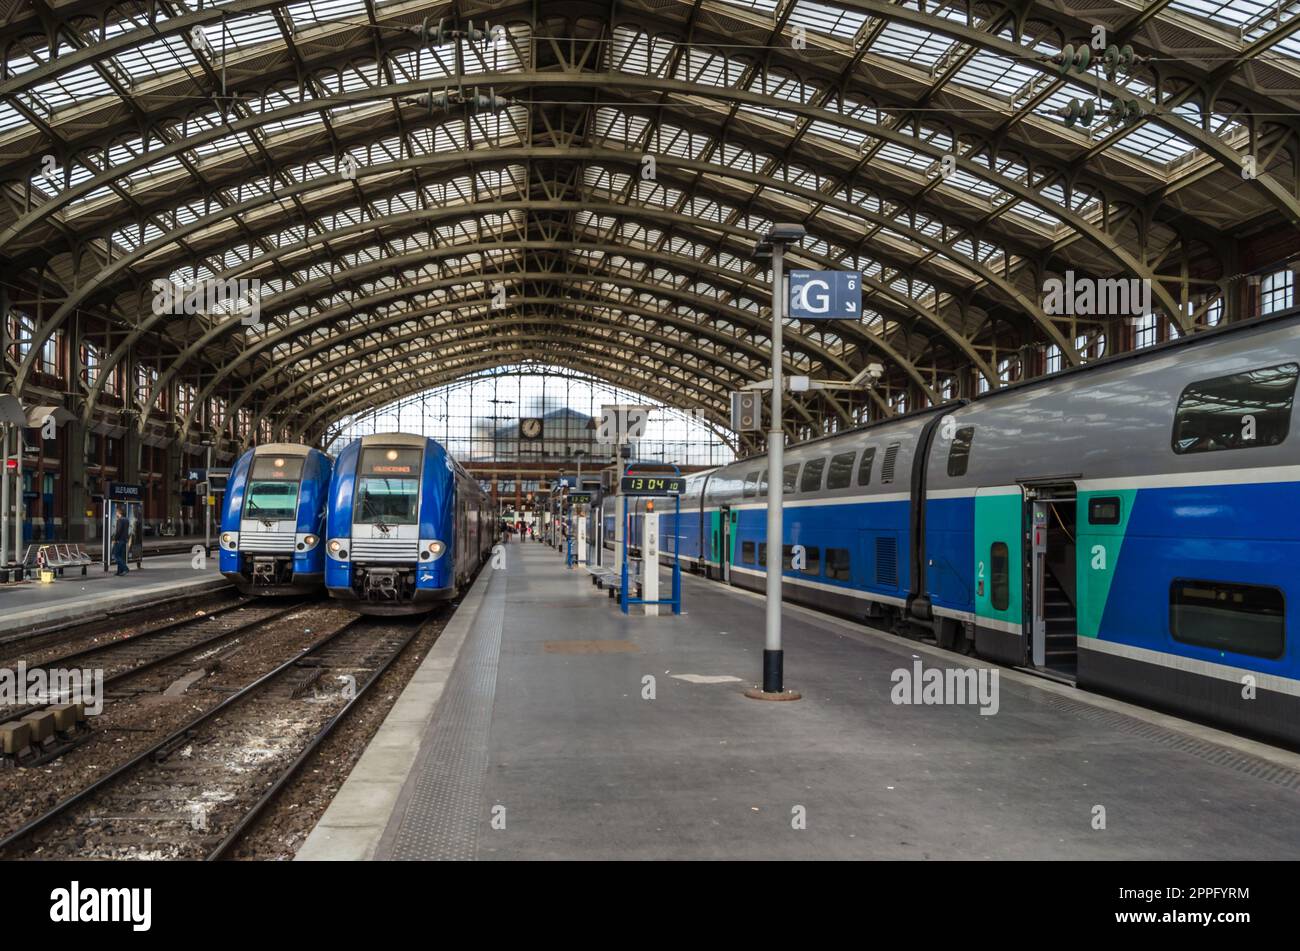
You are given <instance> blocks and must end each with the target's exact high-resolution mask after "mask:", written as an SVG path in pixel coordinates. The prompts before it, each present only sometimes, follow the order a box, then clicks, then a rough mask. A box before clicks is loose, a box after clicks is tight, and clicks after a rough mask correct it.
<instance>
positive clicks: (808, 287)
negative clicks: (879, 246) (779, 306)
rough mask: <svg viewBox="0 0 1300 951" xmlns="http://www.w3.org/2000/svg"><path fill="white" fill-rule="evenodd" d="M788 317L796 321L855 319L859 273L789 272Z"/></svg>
mask: <svg viewBox="0 0 1300 951" xmlns="http://www.w3.org/2000/svg"><path fill="white" fill-rule="evenodd" d="M790 316H791V317H794V318H796V319H798V320H857V319H858V318H860V317H861V316H862V272H861V271H797V270H796V271H791V272H790Z"/></svg>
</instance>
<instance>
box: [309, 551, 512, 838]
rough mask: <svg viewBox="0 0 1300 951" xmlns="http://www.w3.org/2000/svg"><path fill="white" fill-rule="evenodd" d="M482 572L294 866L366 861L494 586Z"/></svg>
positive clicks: (489, 572) (488, 573)
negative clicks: (484, 602)
mask: <svg viewBox="0 0 1300 951" xmlns="http://www.w3.org/2000/svg"><path fill="white" fill-rule="evenodd" d="M492 571H493V569H492V568H491V567H487V568H484V569H483V571H481V572H480V573H479V576H478V579H477V580H476V581H475V582H474V584H473V585H472V586H471V587H470V590H469V593H468V594H467V595H466V596H465V599H464V600H463V601H462V602H461V604H460V607H458V608H457V609H456V614H455V616H454V617H452V619H451V622H450V623H449V624H448V625H447V627H446V629H445V630H444V631H443V632H442V634H441V636H439V638H438V640H437V641H436V642H435V643H434V645H433V649H432V650H430V651H429V653H428V655H426V656H425V658H424V660H423V661H421V662H420V666H419V667H418V668H416V671H415V673H414V674H413V675H412V677H411V680H410V682H409V683H408V684H407V685H406V688H405V689H404V690H403V691H402V694H401V696H399V697H398V698H397V702H396V703H394V704H393V708H392V709H391V710H389V711H388V716H387V717H385V718H384V722H383V723H382V724H380V726H379V730H378V731H377V732H376V733H375V735H374V738H373V739H371V741H370V743H369V744H368V745H367V746H366V750H365V752H364V753H362V754H361V758H360V759H359V760H357V763H356V765H355V766H354V767H353V768H352V771H351V772H350V773H349V774H348V777H347V779H346V780H344V782H343V785H342V787H341V788H340V789H339V791H338V794H337V795H335V797H334V800H333V801H332V802H331V803H330V804H329V806H328V808H326V810H325V814H324V815H322V816H321V818H320V821H319V822H317V823H316V826H315V828H313V829H312V831H311V833H310V834H309V835H308V836H307V839H306V841H305V842H303V844H302V846H301V848H299V849H298V852H297V854H296V855H295V856H294V861H303V862H329V861H336V862H337V861H369V860H370V859H373V858H374V857H375V853H376V851H377V849H378V848H379V842H380V839H381V838H382V837H383V834H384V830H385V829H386V828H387V827H388V823H389V820H390V818H391V813H392V811H393V807H394V806H395V805H396V803H397V800H398V797H399V795H400V794H401V791H402V788H403V787H404V786H405V785H406V781H407V778H408V777H409V776H410V773H411V770H412V769H413V768H414V766H415V761H416V757H417V754H418V753H419V749H420V742H421V739H422V738H423V736H424V733H425V730H426V728H427V727H428V725H429V722H430V721H431V720H432V719H433V715H434V711H435V710H436V709H437V707H438V702H439V701H440V700H441V699H442V696H443V693H444V691H445V690H446V687H447V681H448V680H449V679H450V677H451V672H452V669H453V668H454V667H455V665H456V661H457V659H458V658H459V657H460V654H461V649H462V648H463V647H464V646H465V641H466V638H467V637H468V635H469V632H470V631H471V630H472V629H473V627H474V622H475V621H476V620H477V618H478V614H479V609H480V608H481V607H482V606H483V601H484V598H485V597H486V595H487V590H488V586H489V585H490V584H491V582H492Z"/></svg>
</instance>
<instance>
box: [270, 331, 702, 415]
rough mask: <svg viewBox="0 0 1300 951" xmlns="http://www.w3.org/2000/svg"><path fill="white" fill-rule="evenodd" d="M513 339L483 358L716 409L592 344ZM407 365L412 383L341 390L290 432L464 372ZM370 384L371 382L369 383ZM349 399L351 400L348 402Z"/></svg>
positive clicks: (430, 364) (432, 364) (431, 363)
mask: <svg viewBox="0 0 1300 951" xmlns="http://www.w3.org/2000/svg"><path fill="white" fill-rule="evenodd" d="M513 340H514V341H515V342H517V343H531V344H533V345H532V346H526V347H516V348H511V349H508V350H501V351H500V352H499V353H498V354H496V355H494V356H491V357H487V358H485V360H486V362H487V363H493V364H495V365H498V366H499V365H504V364H506V363H514V362H518V361H519V359H520V358H521V357H532V358H534V359H537V360H539V361H541V362H544V363H558V364H560V365H562V366H564V365H571V362H572V361H576V362H578V363H580V364H581V365H582V366H584V367H587V368H589V372H592V374H593V375H595V376H599V377H600V378H602V379H605V380H608V381H609V382H613V383H615V384H616V385H618V386H625V387H627V388H628V389H630V390H632V391H633V392H640V393H645V394H646V395H647V396H654V398H655V399H657V400H659V401H660V402H661V403H663V404H664V405H665V406H671V405H672V403H671V400H672V399H674V398H676V399H682V398H684V399H685V400H686V401H687V402H689V403H691V404H692V405H695V406H698V407H700V409H702V410H706V411H708V412H712V413H717V412H718V409H717V406H715V405H713V404H711V403H709V402H706V401H704V400H701V399H698V398H696V397H692V396H691V395H690V394H689V393H677V392H675V391H673V390H669V389H668V388H666V387H662V386H659V385H658V384H654V385H653V389H647V386H646V382H645V377H634V376H632V375H631V374H630V373H624V372H621V371H619V370H618V367H619V366H620V365H621V364H618V363H614V364H613V366H612V367H611V366H609V365H606V364H603V363H601V362H600V358H604V357H605V355H604V354H601V353H599V352H592V348H590V347H586V346H582V345H575V341H573V340H571V339H568V338H565V337H562V336H559V335H538V336H535V337H515V338H513ZM548 343H550V344H556V345H559V346H561V347H562V348H563V349H561V350H559V351H551V350H547V349H545V347H544V346H538V345H539V344H548ZM575 354H581V358H578V357H576V356H575ZM457 356H459V357H468V358H469V359H470V363H471V364H473V361H474V357H475V355H474V354H457ZM479 365H483V364H479ZM408 369H410V370H411V371H413V372H414V373H415V374H416V376H415V379H414V380H413V382H412V383H410V384H407V387H408V388H407V389H403V387H401V386H398V387H393V386H388V387H385V388H380V389H371V390H369V391H367V392H363V393H361V394H357V393H355V392H346V391H345V392H343V393H340V394H338V395H336V396H334V397H332V398H331V399H329V400H328V401H326V402H325V403H322V404H321V405H320V406H319V407H317V408H316V409H315V411H314V412H313V413H312V414H311V416H310V417H308V418H307V419H306V420H304V421H303V422H301V423H298V424H296V425H294V424H290V425H291V426H292V427H293V431H294V433H295V434H296V435H299V436H301V435H302V434H303V433H306V432H309V431H311V428H312V426H314V425H315V424H316V423H317V422H318V421H320V420H321V419H322V418H323V417H324V416H326V415H328V414H330V413H337V412H338V411H339V410H340V408H341V407H344V406H346V407H348V408H347V409H346V410H345V412H349V413H350V412H355V411H356V410H355V409H354V407H355V406H357V405H362V404H365V405H367V406H376V405H382V403H386V402H391V399H392V397H393V396H396V397H397V398H400V397H401V396H403V395H406V394H407V393H410V392H418V391H419V390H423V389H432V388H434V387H436V386H438V385H439V384H440V383H443V382H451V381H454V380H456V379H458V378H459V377H460V376H461V375H463V372H464V367H463V366H461V365H448V366H446V367H444V366H443V365H442V364H441V363H440V361H438V360H437V359H436V358H430V359H428V360H426V361H424V362H423V363H421V364H416V365H414V366H411V367H409V368H408ZM425 370H432V371H433V372H432V373H426V372H423V371H425ZM373 385H374V384H372V386H373ZM656 394H659V395H656ZM349 400H351V401H353V402H352V403H348V401H349ZM290 418H292V417H290ZM718 418H719V419H720V418H721V414H719V417H718Z"/></svg>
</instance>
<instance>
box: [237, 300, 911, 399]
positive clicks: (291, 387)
mask: <svg viewBox="0 0 1300 951" xmlns="http://www.w3.org/2000/svg"><path fill="white" fill-rule="evenodd" d="M488 303H489V299H487V298H481V299H478V300H471V299H464V298H462V299H459V300H457V301H455V302H454V303H451V304H449V303H447V302H443V303H439V304H438V305H437V306H433V307H425V308H420V309H418V310H409V311H406V312H403V313H401V314H398V315H395V316H389V317H385V318H384V319H382V320H378V321H374V322H371V323H368V324H367V326H366V329H365V333H367V334H370V333H376V332H380V331H383V330H385V329H386V328H388V327H392V326H394V325H400V324H405V323H408V322H410V321H412V320H417V319H419V318H420V317H423V316H427V315H431V314H436V313H437V312H439V311H443V310H446V309H447V308H448V307H449V306H452V307H459V308H465V307H466V306H467V305H468V306H469V307H471V308H474V309H478V308H480V307H483V306H486V305H487V304H488ZM511 304H512V305H513V306H515V307H520V306H531V305H546V306H550V307H555V306H557V305H559V304H563V305H565V306H564V307H563V308H562V309H565V310H571V311H574V312H577V313H582V314H589V315H592V316H595V315H596V310H609V311H615V312H618V313H631V314H635V315H637V316H639V317H645V318H648V319H651V320H655V321H660V320H662V314H660V313H659V312H657V311H654V310H651V309H649V308H645V307H638V306H635V305H632V304H629V303H627V302H619V301H618V299H617V298H590V297H589V298H572V297H564V298H554V297H524V298H514V299H513V300H512V301H511ZM584 308H593V309H594V310H586V309H584ZM497 322H498V323H499V322H500V321H499V319H498V320H497ZM598 322H600V323H602V324H606V325H609V326H622V327H624V328H627V325H620V324H613V323H612V322H611V321H610V319H609V318H607V317H605V316H601V317H600V318H599V321H598ZM434 329H437V328H436V327H430V326H429V325H421V329H419V330H415V331H412V332H411V333H408V334H399V335H398V336H396V337H392V338H389V339H388V342H389V343H393V342H399V341H403V340H407V339H414V338H416V337H419V336H421V335H422V334H424V333H427V332H429V331H430V330H434ZM627 329H633V328H627ZM699 331H701V332H702V333H703V335H704V336H706V337H708V339H710V340H712V341H715V342H717V343H718V344H720V345H722V346H727V347H734V348H737V349H740V350H744V351H746V352H747V353H750V354H751V355H752V356H753V357H754V358H755V359H756V360H757V359H762V357H763V351H762V349H761V348H760V347H758V346H757V345H755V344H753V343H750V342H749V341H746V340H738V339H735V338H732V337H727V336H726V335H724V334H721V333H718V332H717V331H715V330H713V329H712V328H711V327H710V326H709V325H708V324H702V325H700V327H699ZM357 336H361V335H360V334H358V335H357ZM354 339H356V338H355V337H347V338H329V339H327V340H322V341H318V342H316V343H314V344H312V345H311V346H310V347H307V348H305V349H304V350H302V351H301V352H299V353H295V354H294V355H293V356H294V360H295V365H299V361H301V360H302V359H303V358H304V357H307V356H311V355H314V354H317V353H320V352H322V351H327V350H332V349H333V348H335V347H337V346H339V345H340V344H346V343H348V342H349V341H351V340H354ZM678 345H681V344H678ZM378 346H381V345H380V344H377V345H375V347H372V348H367V351H365V352H370V351H372V350H373V349H375V348H377V347H378ZM696 349H697V352H700V353H701V355H702V356H706V358H707V359H710V360H712V359H714V355H712V354H708V353H707V351H698V348H696ZM359 352H362V351H356V350H347V351H345V352H344V353H343V354H341V355H340V356H337V357H334V358H332V359H328V360H327V361H326V362H324V363H321V364H317V365H312V366H307V367H304V368H303V373H302V374H301V375H300V376H299V377H298V378H297V379H294V380H292V381H290V382H287V383H285V384H283V385H281V386H279V387H277V389H276V393H275V395H274V396H273V397H272V398H271V399H270V400H269V401H268V402H266V403H264V404H263V405H262V407H261V409H260V414H261V415H262V416H266V415H268V414H270V413H271V411H272V410H274V409H275V407H276V406H278V405H280V403H282V402H284V401H285V400H286V399H288V398H289V397H291V396H293V395H294V394H295V393H297V392H298V390H299V389H301V388H303V387H305V386H309V385H310V384H311V383H312V381H313V380H314V378H315V377H316V376H317V375H319V374H321V373H324V372H328V371H329V370H332V369H334V367H336V366H339V365H342V364H344V363H346V362H348V361H349V360H351V359H353V358H355V357H356V356H357V355H358V353H359ZM726 365H727V366H728V367H730V368H732V370H733V371H734V372H735V373H736V374H737V375H739V376H746V375H748V376H752V375H753V374H752V372H751V371H749V370H747V369H744V368H741V367H740V366H738V365H735V364H732V363H731V362H730V361H727V364H726ZM787 369H788V370H789V371H790V372H791V373H792V374H793V373H795V372H797V369H798V368H797V367H796V366H795V364H793V363H788V366H787ZM282 372H284V371H283V368H281V367H272V368H271V369H269V370H267V371H266V372H265V373H263V374H262V375H261V376H260V377H258V378H257V379H256V380H253V381H252V382H251V383H249V385H248V386H247V387H246V388H245V389H244V392H243V393H242V394H241V395H240V396H239V398H238V399H237V400H236V401H235V402H234V403H232V404H231V406H230V412H232V413H233V412H236V411H238V410H239V409H240V408H242V407H243V406H244V404H245V403H247V402H248V400H249V399H251V398H252V397H253V396H254V394H256V393H258V392H260V391H261V390H262V389H263V387H264V386H265V385H266V384H267V383H268V382H269V381H270V380H271V378H272V377H274V376H276V375H278V374H280V373H282ZM829 392H830V391H827V393H829ZM879 402H880V405H881V408H882V409H888V407H887V406H886V404H885V403H884V401H883V400H880V401H879ZM841 415H842V416H843V418H845V419H847V418H848V417H847V415H845V414H843V413H841Z"/></svg>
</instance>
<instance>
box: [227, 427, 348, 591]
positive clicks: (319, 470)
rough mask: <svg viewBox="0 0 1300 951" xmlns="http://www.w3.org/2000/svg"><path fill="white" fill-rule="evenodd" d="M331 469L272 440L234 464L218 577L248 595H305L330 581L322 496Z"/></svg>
mask: <svg viewBox="0 0 1300 951" xmlns="http://www.w3.org/2000/svg"><path fill="white" fill-rule="evenodd" d="M332 470H333V464H332V462H331V460H330V457H329V456H327V455H326V454H325V453H323V452H321V451H320V450H318V449H312V448H310V447H307V446H298V445H293V444H289V443H271V444H269V445H265V446H257V447H255V448H253V449H250V450H248V451H247V452H245V453H244V454H243V455H242V456H240V457H239V459H238V460H237V461H236V462H235V465H234V467H233V468H232V469H231V470H230V478H229V480H228V481H227V483H226V494H225V500H224V502H223V504H222V511H221V537H220V539H219V542H220V556H219V558H220V564H221V573H222V574H224V575H225V576H226V577H227V578H229V579H230V580H231V581H232V582H234V584H235V587H237V588H238V589H239V590H240V591H241V592H243V593H244V594H301V593H305V592H309V591H318V590H320V587H321V584H322V583H323V582H324V579H325V551H324V546H323V545H322V544H321V536H322V534H323V533H324V531H325V499H326V495H327V494H328V490H329V482H330V474H331V472H332Z"/></svg>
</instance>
